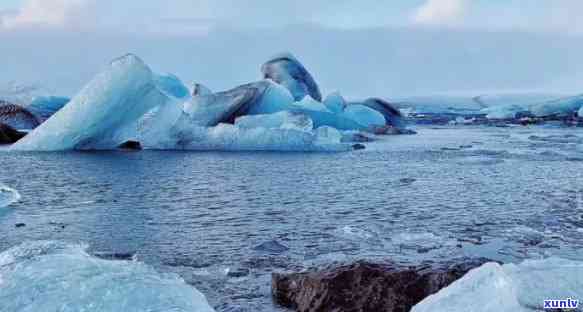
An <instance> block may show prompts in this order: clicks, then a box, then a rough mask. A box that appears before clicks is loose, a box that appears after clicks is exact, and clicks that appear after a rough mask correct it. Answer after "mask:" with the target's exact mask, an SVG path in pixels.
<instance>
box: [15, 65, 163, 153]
mask: <svg viewBox="0 0 583 312" xmlns="http://www.w3.org/2000/svg"><path fill="white" fill-rule="evenodd" d="M171 101H172V100H171V99H170V98H169V97H168V96H167V95H165V94H163V93H162V92H161V91H160V90H159V89H158V87H157V86H156V84H155V83H154V79H153V74H152V72H151V70H150V69H149V68H148V66H146V64H144V63H143V62H142V60H140V59H139V58H138V57H136V56H134V55H127V56H125V57H122V58H119V59H117V60H115V61H113V62H112V64H111V66H110V67H109V68H108V69H106V70H105V71H103V72H102V73H100V74H98V75H97V76H96V77H95V78H94V79H93V80H92V81H91V82H90V83H89V84H87V85H86V86H85V87H84V88H83V90H81V91H80V92H79V93H78V94H77V95H76V96H75V97H74V98H73V99H72V100H71V102H69V103H68V104H67V105H66V106H65V107H64V108H62V109H61V110H60V111H58V112H57V113H56V114H55V115H53V116H52V117H51V118H50V119H49V120H47V121H46V122H45V123H43V124H42V125H40V126H39V127H38V128H36V129H35V130H34V131H32V132H31V133H30V134H28V135H27V136H26V137H25V138H23V139H22V140H20V141H18V142H17V143H16V144H14V145H13V146H12V149H13V150H32V151H59V150H71V149H110V148H115V147H116V146H117V145H119V144H120V143H123V142H124V141H126V140H128V139H131V138H132V137H133V136H135V129H136V126H137V121H138V119H139V118H140V117H142V116H143V115H144V114H145V113H146V112H148V111H149V110H151V109H152V108H154V107H157V106H162V105H165V104H167V103H168V102H171Z"/></svg>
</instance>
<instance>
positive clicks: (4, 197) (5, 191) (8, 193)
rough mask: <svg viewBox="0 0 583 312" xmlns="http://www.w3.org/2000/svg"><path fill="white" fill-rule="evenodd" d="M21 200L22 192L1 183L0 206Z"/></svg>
mask: <svg viewBox="0 0 583 312" xmlns="http://www.w3.org/2000/svg"><path fill="white" fill-rule="evenodd" d="M19 200H20V193H18V191H17V190H14V189H11V188H9V187H8V186H4V185H2V184H0V208H4V207H7V206H10V205H12V204H13V203H15V202H17V201H19Z"/></svg>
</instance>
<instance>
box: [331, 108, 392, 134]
mask: <svg viewBox="0 0 583 312" xmlns="http://www.w3.org/2000/svg"><path fill="white" fill-rule="evenodd" d="M342 114H343V116H344V118H346V119H350V120H352V121H354V122H356V123H357V124H359V125H360V127H361V128H362V129H370V128H371V127H374V126H379V127H382V126H384V125H386V124H387V123H386V122H385V117H384V116H383V115H382V114H381V113H380V112H378V111H377V110H375V109H372V108H369V107H367V106H364V105H350V106H348V107H346V109H345V110H344V112H343V113H342Z"/></svg>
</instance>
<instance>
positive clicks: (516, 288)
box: [412, 258, 583, 312]
mask: <svg viewBox="0 0 583 312" xmlns="http://www.w3.org/2000/svg"><path fill="white" fill-rule="evenodd" d="M580 298H583V263H582V262H577V261H571V260H565V259H559V258H549V259H545V260H526V261H524V262H523V263H521V264H505V265H500V264H498V263H487V264H484V265H483V266H481V267H479V268H477V269H474V270H472V271H470V272H468V273H467V274H466V275H465V276H464V277H462V278H461V279H459V280H457V281H456V282H454V283H453V284H451V285H450V286H449V287H446V288H444V289H442V290H441V291H439V292H438V293H437V294H435V295H432V296H429V297H427V298H425V299H424V300H423V301H422V302H420V303H419V304H417V305H416V306H415V307H414V308H413V310H412V311H413V312H425V311H450V312H457V311H460V312H462V311H463V312H466V311H473V312H490V311H492V312H520V311H525V312H526V311H540V310H543V309H544V301H545V300H551V299H552V300H568V299H572V300H580ZM579 307H580V306H579Z"/></svg>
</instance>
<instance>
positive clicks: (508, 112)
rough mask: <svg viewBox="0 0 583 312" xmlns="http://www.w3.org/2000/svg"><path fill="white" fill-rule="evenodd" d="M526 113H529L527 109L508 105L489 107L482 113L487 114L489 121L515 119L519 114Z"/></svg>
mask: <svg viewBox="0 0 583 312" xmlns="http://www.w3.org/2000/svg"><path fill="white" fill-rule="evenodd" d="M526 111H528V108H527V107H524V106H521V105H517V104H508V105H497V106H491V107H487V108H484V109H482V110H481V111H480V113H483V114H486V118H488V119H513V118H516V115H517V114H518V113H521V112H526Z"/></svg>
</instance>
